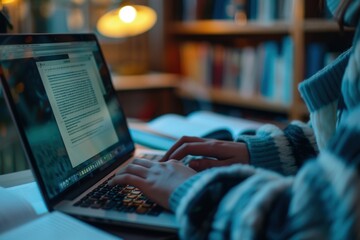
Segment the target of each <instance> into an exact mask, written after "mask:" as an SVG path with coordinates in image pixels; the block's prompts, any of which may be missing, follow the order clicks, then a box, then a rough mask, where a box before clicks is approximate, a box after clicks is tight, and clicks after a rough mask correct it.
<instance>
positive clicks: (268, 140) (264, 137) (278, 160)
mask: <svg viewBox="0 0 360 240" xmlns="http://www.w3.org/2000/svg"><path fill="white" fill-rule="evenodd" d="M236 141H237V142H244V143H245V144H246V145H247V148H248V151H249V156H250V164H251V165H253V166H255V167H260V168H265V169H268V170H272V171H276V172H278V173H281V174H284V175H293V174H294V173H295V172H296V171H297V166H296V164H295V160H294V159H293V157H292V149H291V147H290V143H289V140H288V139H287V137H286V136H285V135H284V134H282V133H281V130H280V129H278V128H277V127H276V126H273V125H271V124H266V125H264V126H262V127H261V129H259V130H258V132H257V135H256V136H249V135H240V136H239V137H238V138H237V140H236Z"/></svg>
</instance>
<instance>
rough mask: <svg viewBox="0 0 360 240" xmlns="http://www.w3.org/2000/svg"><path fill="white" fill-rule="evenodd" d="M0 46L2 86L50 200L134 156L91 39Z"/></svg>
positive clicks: (34, 38)
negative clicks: (9, 95) (87, 178)
mask: <svg viewBox="0 0 360 240" xmlns="http://www.w3.org/2000/svg"><path fill="white" fill-rule="evenodd" d="M0 41H1V44H0V56H1V57H0V59H1V60H0V67H1V77H2V81H3V82H7V86H8V87H9V88H8V90H7V91H9V92H11V96H12V97H11V99H10V101H9V102H10V105H12V108H13V109H15V111H16V112H15V113H14V115H15V116H14V117H15V120H16V122H17V123H18V125H20V127H19V131H20V134H21V135H22V138H23V139H25V141H23V143H24V145H25V148H27V149H28V151H27V153H28V157H29V158H30V159H29V160H30V162H31V164H32V165H33V167H34V165H35V168H36V169H37V171H38V173H39V175H40V177H41V178H42V183H43V184H44V186H43V187H44V188H45V189H46V191H47V193H48V197H49V199H52V198H54V197H56V196H57V195H59V194H60V193H62V192H63V191H65V190H66V189H68V188H69V187H71V186H72V185H74V184H75V183H78V182H79V181H80V180H81V179H83V178H86V177H87V176H90V175H92V174H94V173H95V172H97V171H100V170H101V169H104V168H105V167H106V166H110V165H111V164H113V163H114V162H115V161H117V160H119V159H121V157H122V156H128V155H129V154H130V153H131V152H132V151H133V150H134V144H133V142H132V140H131V138H130V135H129V131H128V128H127V124H126V118H125V116H124V114H123V111H122V110H121V107H120V104H119V102H118V100H117V97H116V93H115V91H114V89H113V86H112V83H111V78H110V74H109V71H108V68H107V66H106V63H105V61H104V59H103V56H102V54H101V51H100V49H99V45H98V43H97V40H96V38H95V36H94V35H92V34H79V35H31V36H23V35H20V36H19V35H17V36H0ZM5 90H6V87H5ZM29 155H30V156H29Z"/></svg>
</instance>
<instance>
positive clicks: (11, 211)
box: [0, 187, 119, 240]
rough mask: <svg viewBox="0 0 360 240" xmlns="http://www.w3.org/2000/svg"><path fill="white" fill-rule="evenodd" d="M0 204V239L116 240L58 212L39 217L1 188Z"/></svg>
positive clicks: (31, 207)
mask: <svg viewBox="0 0 360 240" xmlns="http://www.w3.org/2000/svg"><path fill="white" fill-rule="evenodd" d="M29 194H30V193H29ZM0 205H1V208H0V240H12V239H13V240H17V239H37V240H48V239H51V240H57V239H58V240H63V239H77V240H82V239H84V240H85V239H104V240H115V239H119V238H117V237H115V236H113V235H110V234H108V233H106V232H103V231H102V230H99V229H97V228H95V227H93V226H91V225H89V224H87V223H84V222H82V221H80V220H78V219H76V218H73V217H71V216H68V215H66V214H63V213H60V212H56V211H55V212H46V213H43V214H40V215H39V214H38V213H37V212H36V211H35V209H34V208H33V206H32V205H31V204H30V203H29V202H28V201H27V199H25V198H23V197H22V196H20V195H17V194H15V193H13V192H12V191H10V190H9V189H6V188H2V187H0Z"/></svg>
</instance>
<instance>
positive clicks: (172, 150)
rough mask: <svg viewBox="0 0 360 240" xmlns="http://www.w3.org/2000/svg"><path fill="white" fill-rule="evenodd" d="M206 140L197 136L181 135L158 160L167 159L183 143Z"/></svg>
mask: <svg viewBox="0 0 360 240" xmlns="http://www.w3.org/2000/svg"><path fill="white" fill-rule="evenodd" d="M204 141H206V140H205V139H203V138H198V137H189V136H184V137H181V138H180V139H179V140H178V141H177V142H176V143H175V144H174V145H173V146H172V147H171V148H170V149H169V150H168V151H167V152H166V153H165V155H164V157H163V158H162V159H161V160H160V162H165V161H167V160H169V158H170V156H171V155H172V154H173V153H174V152H175V151H176V150H177V149H178V148H179V147H180V146H182V145H183V144H185V143H190V142H204Z"/></svg>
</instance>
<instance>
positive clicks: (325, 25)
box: [303, 18, 352, 33]
mask: <svg viewBox="0 0 360 240" xmlns="http://www.w3.org/2000/svg"><path fill="white" fill-rule="evenodd" d="M344 30H345V31H352V28H348V27H346V28H344ZM303 31H304V32H305V33H336V32H340V27H339V25H338V24H337V23H336V21H335V20H331V19H316V18H313V19H305V21H304V24H303Z"/></svg>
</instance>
